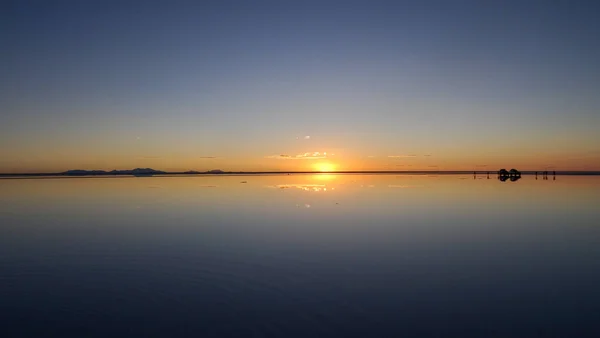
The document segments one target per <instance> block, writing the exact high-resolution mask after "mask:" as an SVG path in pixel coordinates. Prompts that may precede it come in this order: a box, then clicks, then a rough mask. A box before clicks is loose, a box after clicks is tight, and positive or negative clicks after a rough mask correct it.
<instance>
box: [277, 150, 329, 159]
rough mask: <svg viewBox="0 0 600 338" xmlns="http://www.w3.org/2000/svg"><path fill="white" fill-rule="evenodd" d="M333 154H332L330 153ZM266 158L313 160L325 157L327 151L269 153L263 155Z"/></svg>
mask: <svg viewBox="0 0 600 338" xmlns="http://www.w3.org/2000/svg"><path fill="white" fill-rule="evenodd" d="M331 155H333V154H331ZM265 157H266V158H275V159H279V160H315V159H320V158H327V153H321V152H318V151H315V152H312V153H304V154H298V155H295V156H292V155H287V154H280V155H270V156H265Z"/></svg>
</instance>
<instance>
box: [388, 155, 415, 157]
mask: <svg viewBox="0 0 600 338" xmlns="http://www.w3.org/2000/svg"><path fill="white" fill-rule="evenodd" d="M388 157H389V158H408V157H417V155H388Z"/></svg>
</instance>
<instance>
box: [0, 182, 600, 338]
mask: <svg viewBox="0 0 600 338" xmlns="http://www.w3.org/2000/svg"><path fill="white" fill-rule="evenodd" d="M240 181H247V182H248V183H240ZM599 202H600V178H596V177H564V178H563V177H560V178H559V179H558V180H557V181H541V180H539V181H536V180H535V179H534V178H533V177H525V178H523V179H522V180H520V181H517V182H499V181H497V180H479V179H478V180H473V179H472V178H467V177H461V176H441V177H425V176H422V177H410V176H404V177H403V176H328V175H321V176H308V175H307V176H266V177H212V178H207V177H203V178H195V177H184V178H175V177H168V178H167V177H165V178H123V179H117V178H103V179H44V180H0V324H1V325H0V337H111V336H112V337H114V336H127V337H446V336H453V337H598V336H600V207H598V206H599V205H600V204H599Z"/></svg>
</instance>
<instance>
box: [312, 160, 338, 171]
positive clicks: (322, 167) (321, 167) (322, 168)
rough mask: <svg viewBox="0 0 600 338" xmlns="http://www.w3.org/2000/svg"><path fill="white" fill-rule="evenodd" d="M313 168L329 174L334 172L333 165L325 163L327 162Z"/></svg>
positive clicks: (317, 164)
mask: <svg viewBox="0 0 600 338" xmlns="http://www.w3.org/2000/svg"><path fill="white" fill-rule="evenodd" d="M314 167H315V170H316V171H320V172H329V171H334V170H335V165H333V164H331V163H327V162H323V163H316V164H315V165H314Z"/></svg>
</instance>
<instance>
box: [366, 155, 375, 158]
mask: <svg viewBox="0 0 600 338" xmlns="http://www.w3.org/2000/svg"><path fill="white" fill-rule="evenodd" d="M367 157H368V158H375V157H377V156H375V155H369V156H367Z"/></svg>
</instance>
